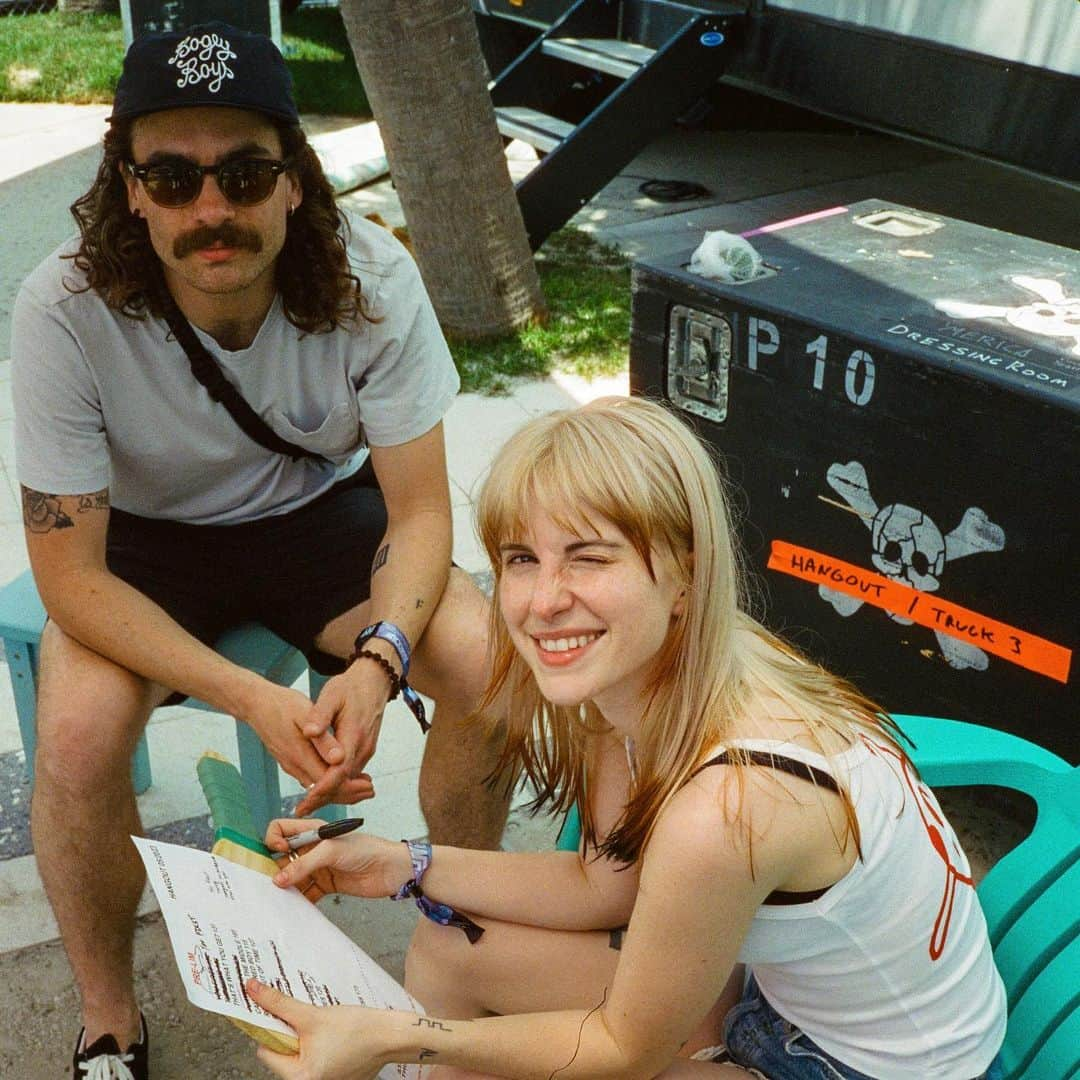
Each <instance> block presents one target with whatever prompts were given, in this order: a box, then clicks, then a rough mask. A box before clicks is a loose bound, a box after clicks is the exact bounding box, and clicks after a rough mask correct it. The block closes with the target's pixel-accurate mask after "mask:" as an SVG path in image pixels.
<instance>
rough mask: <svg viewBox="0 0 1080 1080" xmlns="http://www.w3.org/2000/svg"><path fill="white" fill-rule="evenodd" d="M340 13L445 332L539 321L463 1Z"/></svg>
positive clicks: (358, 3) (355, 7)
mask: <svg viewBox="0 0 1080 1080" xmlns="http://www.w3.org/2000/svg"><path fill="white" fill-rule="evenodd" d="M341 15H342V18H343V20H344V22H345V28H346V30H347V32H348V35H349V42H350V44H351V45H352V50H353V55H354V56H355V57H356V65H357V69H358V70H359V72H360V77H361V79H362V80H363V83H364V89H365V91H366V92H367V95H368V100H369V101H370V102H371V107H372V111H373V112H374V113H375V119H376V120H377V121H378V123H379V131H380V133H381V134H382V138H383V144H384V146H385V147H386V156H387V159H388V161H389V163H390V171H391V173H392V175H393V178H394V184H395V187H396V188H397V193H398V197H399V198H400V200H401V206H402V209H403V210H404V212H405V219H406V221H407V222H408V224H409V234H410V236H411V238H412V242H413V246H414V248H415V250H416V258H417V262H418V263H419V264H420V270H421V273H422V274H423V277H424V283H425V284H426V286H427V289H428V292H429V293H430V294H431V299H432V303H433V304H434V305H435V311H436V313H437V314H438V316H439V320H440V322H441V323H442V326H443V329H444V330H445V331H446V333H448V334H452V335H456V336H459V337H470V338H483V337H494V336H498V335H500V334H506V333H509V332H510V331H512V330H514V329H516V328H518V327H520V326H522V325H524V324H525V323H527V322H529V321H530V320H532V319H535V318H538V317H541V316H542V315H543V313H544V298H543V294H542V292H541V290H540V282H539V279H538V278H537V275H536V267H535V265H534V263H533V258H532V252H531V251H530V249H529V242H528V238H527V236H526V234H525V226H524V224H523V222H522V219H521V210H520V207H519V206H518V202H517V196H516V195H515V193H514V186H513V183H512V181H511V179H510V173H509V170H508V169H507V166H506V158H505V156H504V155H503V147H502V139H501V137H500V135H499V132H498V129H497V128H496V126H495V113H494V110H493V108H492V105H491V96H490V94H489V93H488V90H487V81H488V73H487V65H486V64H485V63H484V58H483V55H482V54H481V52H480V41H479V38H478V35H477V30H476V23H475V21H474V18H473V14H472V10H471V8H470V6H469V4H468V0H342V2H341Z"/></svg>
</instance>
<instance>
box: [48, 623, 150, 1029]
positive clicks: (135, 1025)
mask: <svg viewBox="0 0 1080 1080" xmlns="http://www.w3.org/2000/svg"><path fill="white" fill-rule="evenodd" d="M41 647H42V653H41V673H40V686H39V690H38V715H37V730H38V734H37V739H38V742H37V755H36V757H35V782H34V794H33V800H32V803H31V815H30V826H31V833H32V836H33V840H34V851H35V854H36V856H37V864H38V870H39V872H40V874H41V879H42V881H43V882H44V884H45V892H46V894H47V895H48V897H49V902H50V903H51V904H52V908H53V912H54V914H55V915H56V921H57V923H58V924H59V927H60V935H61V938H62V939H63V942H64V948H65V950H66V952H67V956H68V961H69V962H70V964H71V968H72V972H73V973H74V976H75V982H76V985H77V986H78V989H79V993H80V995H81V998H82V1010H83V1023H84V1024H85V1026H86V1039H87V1045H89V1044H90V1043H92V1042H93V1041H94V1040H96V1039H97V1038H98V1037H99V1036H100V1035H102V1034H104V1033H105V1032H111V1033H112V1034H113V1035H115V1036H116V1038H117V1041H118V1042H119V1044H120V1046H127V1045H129V1044H130V1043H132V1042H136V1041H138V1038H139V1010H138V1005H137V1003H136V1001H135V989H134V976H133V965H132V946H133V937H134V931H135V910H136V908H137V906H138V903H139V898H140V896H141V894H142V889H143V882H144V880H145V875H144V873H143V867H142V862H141V860H140V859H139V855H138V852H137V851H136V849H135V846H134V845H133V844H132V843H131V840H130V839H129V837H130V836H131V834H132V833H139V832H140V831H141V825H140V822H139V814H138V810H137V808H136V805H135V793H134V790H133V788H132V782H131V756H132V754H133V752H134V749H135V745H136V743H137V741H138V738H139V735H140V733H141V732H142V730H143V728H144V727H145V725H146V721H147V719H148V718H149V715H150V712H151V711H152V710H153V708H154V706H155V705H156V704H157V703H158V702H160V701H162V700H164V698H165V696H167V693H168V692H167V691H165V690H164V689H163V688H161V687H158V686H155V685H153V684H150V683H148V682H147V681H146V680H144V679H141V678H139V677H138V676H136V675H134V674H132V673H131V672H130V671H126V670H125V669H123V668H121V667H118V666H117V665H116V664H114V663H112V662H111V661H109V660H106V659H104V658H103V657H101V656H98V655H97V654H96V653H93V652H91V651H90V650H89V649H86V648H84V647H83V646H82V645H80V644H78V643H77V642H76V641H74V640H73V639H72V638H70V637H68V636H67V635H66V634H64V632H63V631H62V630H60V629H59V628H58V627H57V626H56V625H55V624H54V623H51V622H50V623H48V624H47V625H46V627H45V632H44V634H43V635H42V642H41Z"/></svg>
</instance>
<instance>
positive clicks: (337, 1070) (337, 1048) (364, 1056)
mask: <svg viewBox="0 0 1080 1080" xmlns="http://www.w3.org/2000/svg"><path fill="white" fill-rule="evenodd" d="M325 842H326V841H324V843H325ZM246 989H247V993H248V996H249V997H250V998H251V1000H252V1001H254V1002H255V1004H256V1005H258V1006H259V1008H260V1009H264V1010H265V1011H266V1012H268V1013H270V1014H271V1015H272V1016H276V1017H277V1018H278V1019H279V1020H283V1021H285V1023H286V1024H288V1025H289V1027H291V1028H292V1029H293V1031H295V1032H296V1034H297V1036H298V1037H299V1039H300V1050H299V1052H298V1053H296V1054H277V1053H275V1052H274V1051H273V1050H271V1049H269V1048H268V1047H266V1046H260V1047H259V1049H258V1057H259V1060H260V1061H261V1062H262V1063H263V1064H264V1065H265V1066H266V1067H267V1068H268V1069H269V1070H270V1071H271V1072H272V1073H274V1074H275V1075H277V1076H283V1077H286V1078H287V1080H307V1078H308V1077H311V1078H315V1077H318V1080H373V1078H374V1077H375V1076H376V1075H377V1074H378V1072H379V1069H380V1068H382V1066H383V1065H384V1064H386V1063H385V1062H384V1061H383V1060H382V1059H381V1058H380V1057H379V1055H378V1054H377V1052H376V1049H375V1042H376V1040H375V1039H374V1037H373V1036H374V1035H375V1033H376V1032H377V1030H378V1021H379V1020H380V1018H381V1017H382V1016H383V1014H382V1013H381V1012H380V1011H379V1010H377V1009H364V1008H361V1007H360V1006H358V1005H329V1006H325V1007H323V1008H316V1007H315V1006H314V1005H305V1004H304V1003H303V1002H300V1001H297V1000H296V999H295V998H291V997H287V996H286V995H285V994H282V993H280V992H279V991H277V990H275V989H274V988H273V987H270V986H266V985H265V984H263V983H261V982H259V981H258V980H256V979H249V980H248V981H247V983H246Z"/></svg>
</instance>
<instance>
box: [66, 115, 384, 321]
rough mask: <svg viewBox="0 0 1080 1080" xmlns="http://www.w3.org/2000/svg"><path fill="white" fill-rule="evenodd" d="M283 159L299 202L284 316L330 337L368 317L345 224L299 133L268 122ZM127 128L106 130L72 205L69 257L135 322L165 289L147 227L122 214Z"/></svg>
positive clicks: (281, 287) (288, 238)
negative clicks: (93, 171) (76, 237)
mask: <svg viewBox="0 0 1080 1080" xmlns="http://www.w3.org/2000/svg"><path fill="white" fill-rule="evenodd" d="M273 123H274V127H275V128H276V129H277V132H278V136H279V138H280V139H281V149H282V155H283V156H284V157H285V158H287V159H291V160H292V161H293V166H292V169H291V170H290V171H291V172H293V173H294V175H295V176H296V178H297V179H298V180H299V182H300V187H301V190H302V191H303V195H304V197H303V199H302V201H301V202H300V205H299V206H298V207H297V208H296V210H295V212H294V213H293V214H292V215H291V216H290V217H289V222H288V227H287V229H286V234H285V246H284V247H283V248H282V250H281V253H280V254H279V256H278V259H277V263H276V265H275V268H274V274H275V282H276V285H277V290H278V292H279V293H280V294H281V301H282V306H283V308H284V311H285V316H286V318H287V319H288V320H289V322H291V323H292V324H293V325H294V326H297V327H298V328H299V329H301V330H304V331H306V332H308V333H319V332H325V331H330V330H333V329H335V328H336V327H338V326H339V325H348V324H354V325H355V324H356V323H358V322H359V321H360V320H361V319H363V318H366V317H367V316H366V314H365V312H364V307H363V298H362V295H361V283H360V279H359V278H358V277H357V276H356V275H355V274H354V273H353V272H352V270H351V268H350V266H349V260H348V256H347V254H346V247H347V244H348V241H349V224H348V220H347V219H346V217H345V215H344V214H343V213H342V212H341V210H340V209H339V208H338V206H337V203H336V202H335V201H334V191H333V188H331V186H330V182H329V181H328V180H327V179H326V175H325V174H324V173H323V170H322V166H321V165H320V163H319V159H318V157H317V156H316V154H315V151H314V150H312V148H311V146H310V145H309V144H308V141H307V136H306V135H305V134H304V132H303V130H302V129H301V128H300V127H298V126H295V125H291V124H287V123H283V122H278V121H273ZM131 127H132V121H130V120H129V121H119V122H117V123H113V124H112V125H110V127H109V129H108V131H107V132H106V133H105V144H104V154H103V155H102V159H101V164H100V165H99V166H98V172H97V176H96V177H95V178H94V183H93V185H92V186H91V187H90V190H89V191H87V192H86V194H85V195H83V196H81V197H80V198H79V199H76V201H75V202H74V203H73V204H72V206H71V213H72V214H73V215H74V217H75V220H76V221H77V222H78V224H79V233H80V236H81V242H80V244H79V249H78V251H76V252H75V253H74V254H73V255H70V256H68V258H71V259H72V260H73V261H74V263H75V265H76V266H77V267H78V268H79V269H80V270H81V271H82V272H83V273H84V274H85V275H86V286H85V287H82V288H80V287H76V286H70V285H69V286H68V287H69V288H71V289H72V290H73V291H79V292H85V291H86V290H87V289H93V290H94V291H96V292H97V293H98V294H99V295H100V296H101V297H102V299H103V300H104V301H105V303H106V304H108V305H109V307H111V308H114V309H116V310H117V311H120V312H122V313H123V314H125V315H129V316H131V317H134V318H141V317H144V316H145V315H147V314H149V315H154V316H161V315H162V314H163V313H164V307H165V291H164V290H165V283H164V276H163V274H162V271H161V262H160V260H159V259H158V256H157V254H156V252H155V251H154V249H153V246H152V245H151V243H150V233H149V229H148V228H147V224H146V221H145V220H144V219H143V218H141V217H136V216H135V215H134V214H132V213H131V212H130V210H129V208H128V197H127V187H126V185H125V182H124V178H123V176H122V174H121V166H122V165H123V163H124V162H127V161H130V160H131Z"/></svg>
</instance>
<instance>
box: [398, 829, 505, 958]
mask: <svg viewBox="0 0 1080 1080" xmlns="http://www.w3.org/2000/svg"><path fill="white" fill-rule="evenodd" d="M401 842H402V843H403V844H404V845H405V846H406V847H407V848H408V849H409V860H410V861H411V862H412V868H413V876H412V877H411V878H410V879H409V880H408V881H406V882H405V884H404V885H402V886H401V888H400V889H398V891H397V892H396V893H394V895H393V896H391V897H390V899H391V900H407V899H413V900H415V901H416V906H417V907H418V908H419V909H420V910H421V911H422V912H423V913H424V915H426V916H427V918H429V919H430V920H431V921H432V922H437V923H439V924H440V925H441V926H456V927H457V928H458V929H459V930H461V931H462V932H463V933H464V934H465V936H466V937H467V938H468V939H469V944H470V945H475V944H476V943H477V942H478V941H479V940H480V937H481V936H482V934H483V933H484V928H483V927H482V926H478V925H477V924H476V923H474V922H473V921H472V919H470V918H469V917H468V915H462V914H461V913H460V912H457V911H455V910H454V909H453V908H452V907H450V906H449V904H437V903H435V901H434V900H430V899H429V898H428V897H426V896H425V895H424V891H423V889H421V888H420V882H421V880H422V879H423V877H424V874H426V873H427V868H428V867H429V866H430V865H431V844H429V843H428V842H427V841H426V840H402V841H401Z"/></svg>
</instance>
